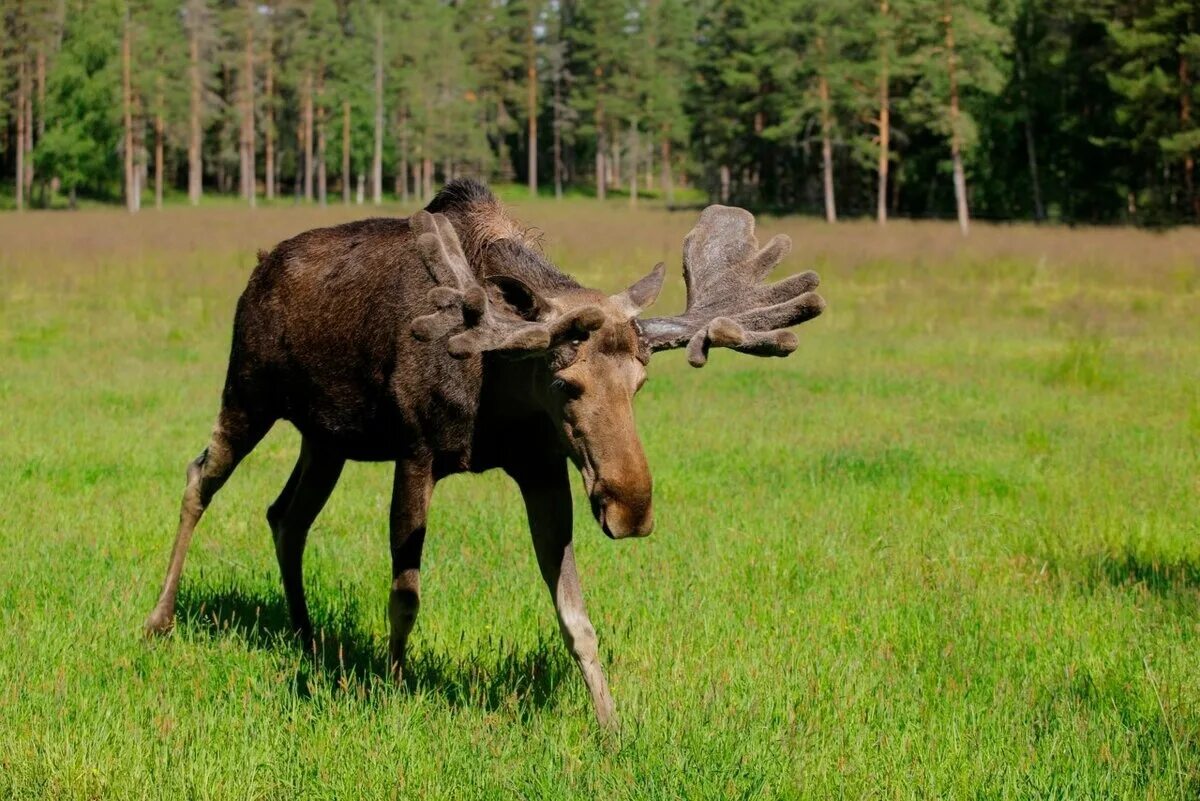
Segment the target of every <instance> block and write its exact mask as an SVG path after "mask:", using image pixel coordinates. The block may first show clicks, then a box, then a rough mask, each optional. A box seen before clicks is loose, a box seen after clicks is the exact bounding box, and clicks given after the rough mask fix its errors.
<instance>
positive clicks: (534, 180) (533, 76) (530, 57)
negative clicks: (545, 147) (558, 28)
mask: <svg viewBox="0 0 1200 801" xmlns="http://www.w3.org/2000/svg"><path fill="white" fill-rule="evenodd" d="M528 8H529V25H528V26H526V27H527V29H528V36H527V42H526V45H527V46H526V54H525V58H526V64H525V77H526V83H527V84H528V86H527V97H526V102H527V103H528V110H527V113H528V115H529V139H528V143H527V144H528V147H529V165H528V170H529V194H530V195H531V196H533V197H537V191H538V174H537V169H538V159H537V157H538V152H537V151H538V131H537V81H538V73H537V42H536V41H535V40H534V31H533V26H534V23H535V22H536V18H535V15H534V3H533V0H528Z"/></svg>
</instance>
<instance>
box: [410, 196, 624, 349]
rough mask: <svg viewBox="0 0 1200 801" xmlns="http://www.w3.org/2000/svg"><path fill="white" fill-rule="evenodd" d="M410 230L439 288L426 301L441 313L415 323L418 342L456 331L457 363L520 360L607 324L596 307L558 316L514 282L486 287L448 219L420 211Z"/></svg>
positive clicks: (501, 279)
mask: <svg viewBox="0 0 1200 801" xmlns="http://www.w3.org/2000/svg"><path fill="white" fill-rule="evenodd" d="M409 224H410V225H411V227H412V231H413V233H414V234H416V236H417V249H418V251H419V252H420V254H421V260H422V261H423V262H424V263H425V268H426V269H427V270H429V275H430V276H431V277H432V278H433V280H434V281H435V282H436V283H437V286H436V287H435V288H434V289H432V290H430V292H429V296H428V297H429V301H430V302H431V303H432V304H433V306H434V307H435V308H436V309H437V311H435V312H433V313H432V314H427V315H424V316H422V317H418V318H416V319H415V320H413V323H412V333H413V336H414V337H416V338H417V339H419V340H421V341H424V342H429V341H432V340H435V339H441V338H442V337H444V336H446V335H447V334H450V333H452V332H455V331H457V332H458V333H455V334H454V335H453V336H451V337H450V339H449V341H448V342H447V349H448V350H449V351H450V355H451V356H454V357H455V358H458V359H465V358H466V357H468V356H474V355H477V354H480V353H483V352H485V351H498V352H501V353H506V354H509V355H520V354H523V353H538V352H542V351H545V350H547V349H549V348H550V347H552V346H553V345H555V344H557V343H559V342H562V341H565V340H567V339H585V338H587V336H588V334H589V333H590V332H592V331H595V330H596V329H597V328H599V327H600V326H601V325H602V324H603V323H604V312H603V311H601V310H600V308H599V307H596V306H584V307H583V308H579V309H575V310H573V311H571V312H570V313H568V314H556V313H555V312H554V311H553V310H552V309H550V308H549V307H548V304H547V303H545V301H544V300H543V299H542V298H540V297H539V296H538V295H537V293H536V292H534V291H533V290H532V289H530V288H529V287H527V286H526V285H525V284H523V283H521V282H520V281H518V280H517V279H515V278H508V277H506V276H493V277H492V278H489V279H488V282H487V284H488V285H487V287H485V286H484V285H483V284H481V283H479V281H478V279H477V278H476V277H475V274H474V272H472V270H471V267H470V265H469V264H468V263H467V258H466V256H465V255H464V254H463V249H462V245H461V244H460V243H459V239H458V234H457V233H455V231H454V226H453V225H452V224H451V223H450V220H449V219H448V218H447V217H446V216H445V215H444V214H430V213H429V212H427V211H419V212H417V213H416V214H414V215H413V216H412V218H411V220H410V221H409ZM489 290H490V292H489ZM510 297H512V298H515V299H517V304H516V306H515V307H514V305H512V304H510V303H509V302H507V300H508V299H509V298H510Z"/></svg>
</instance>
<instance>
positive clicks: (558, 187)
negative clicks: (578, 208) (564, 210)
mask: <svg viewBox="0 0 1200 801" xmlns="http://www.w3.org/2000/svg"><path fill="white" fill-rule="evenodd" d="M560 72H561V70H559V69H558V68H557V67H556V68H555V71H554V123H553V125H554V199H555V200H562V196H563V163H562V109H561V105H562V82H561V80H560V76H559V73H560Z"/></svg>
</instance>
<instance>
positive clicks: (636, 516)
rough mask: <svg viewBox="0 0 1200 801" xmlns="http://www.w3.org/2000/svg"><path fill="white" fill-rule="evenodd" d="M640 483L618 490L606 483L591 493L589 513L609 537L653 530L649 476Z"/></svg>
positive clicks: (638, 535)
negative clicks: (635, 486) (590, 511)
mask: <svg viewBox="0 0 1200 801" xmlns="http://www.w3.org/2000/svg"><path fill="white" fill-rule="evenodd" d="M643 483H644V486H639V487H637V488H632V487H627V488H622V489H621V490H618V491H614V489H615V488H613V487H611V486H605V487H603V488H602V489H600V491H598V492H594V493H593V494H592V497H591V501H592V514H593V515H595V517H596V521H597V522H599V523H600V528H601V529H602V530H603V531H604V533H605V534H607V535H608V536H609V537H610V538H612V539H614V540H620V539H624V538H626V537H645V536H648V535H649V534H650V532H652V531H653V530H654V507H653V503H652V501H651V490H650V479H649V476H647V477H646V480H645V481H644V482H643Z"/></svg>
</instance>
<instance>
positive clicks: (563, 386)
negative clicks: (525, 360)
mask: <svg viewBox="0 0 1200 801" xmlns="http://www.w3.org/2000/svg"><path fill="white" fill-rule="evenodd" d="M550 386H551V387H553V388H554V389H556V390H558V391H559V392H561V393H562V394H564V395H566V396H567V397H568V398H578V397H579V396H580V395H582V394H583V386H582V385H581V384H577V383H576V382H574V381H571V380H570V379H567V378H563V377H562V376H559V377H557V378H555V379H554V381H553V383H551V384H550Z"/></svg>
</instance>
